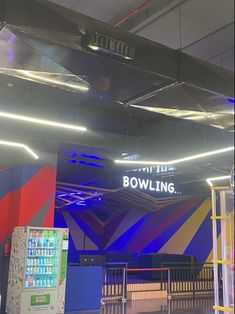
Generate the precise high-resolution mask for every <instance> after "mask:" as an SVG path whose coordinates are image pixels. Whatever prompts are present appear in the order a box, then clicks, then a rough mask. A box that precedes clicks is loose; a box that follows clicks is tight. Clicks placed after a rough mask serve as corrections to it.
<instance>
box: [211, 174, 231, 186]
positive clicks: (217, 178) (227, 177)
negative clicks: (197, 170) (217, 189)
mask: <svg viewBox="0 0 235 314" xmlns="http://www.w3.org/2000/svg"><path fill="white" fill-rule="evenodd" d="M230 178H231V177H230V176H221V177H214V178H207V179H206V182H207V183H208V185H209V186H210V187H212V186H214V185H213V182H214V181H221V180H229V179H230Z"/></svg>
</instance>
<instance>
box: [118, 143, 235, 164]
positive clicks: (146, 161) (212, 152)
mask: <svg viewBox="0 0 235 314" xmlns="http://www.w3.org/2000/svg"><path fill="white" fill-rule="evenodd" d="M233 150H234V146H229V147H226V148H221V149H216V150H213V151H210V152H206V153H200V154H196V155H192V156H188V157H183V158H179V159H175V160H170V161H148V160H126V159H116V160H115V161H114V162H115V163H117V164H126V165H128V164H129V165H146V166H147V165H151V166H154V165H164V166H167V165H175V164H179V163H182V162H187V161H190V160H195V159H201V158H204V157H207V156H213V155H217V154H222V153H226V152H230V151H233Z"/></svg>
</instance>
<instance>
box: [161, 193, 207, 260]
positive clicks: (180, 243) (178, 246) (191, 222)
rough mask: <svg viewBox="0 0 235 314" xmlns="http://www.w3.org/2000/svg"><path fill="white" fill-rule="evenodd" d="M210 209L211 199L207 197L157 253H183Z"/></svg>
mask: <svg viewBox="0 0 235 314" xmlns="http://www.w3.org/2000/svg"><path fill="white" fill-rule="evenodd" d="M210 210H211V199H210V198H208V199H206V200H205V202H203V204H202V205H201V206H200V207H199V208H198V209H197V210H196V212H195V213H194V214H193V215H192V216H191V217H190V218H189V219H188V220H187V221H186V222H185V223H184V224H183V226H182V227H181V228H180V229H179V230H178V231H177V233H176V234H174V236H173V237H172V238H171V239H169V240H168V242H167V243H166V244H165V245H164V246H163V247H162V248H161V250H160V251H159V253H171V252H174V253H175V254H183V253H184V251H185V250H186V248H187V247H188V245H189V243H190V242H191V241H192V239H193V237H194V236H195V234H196V232H197V231H198V229H199V228H200V226H201V224H202V223H203V221H204V220H205V218H206V216H207V215H208V213H209V211H210Z"/></svg>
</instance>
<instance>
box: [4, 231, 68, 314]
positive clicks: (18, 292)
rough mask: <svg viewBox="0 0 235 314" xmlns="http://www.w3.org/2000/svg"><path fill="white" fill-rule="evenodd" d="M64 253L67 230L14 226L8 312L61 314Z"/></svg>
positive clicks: (65, 255)
mask: <svg viewBox="0 0 235 314" xmlns="http://www.w3.org/2000/svg"><path fill="white" fill-rule="evenodd" d="M67 255H68V229H59V228H38V227H16V228H15V230H14V232H13V237H12V248H11V258H10V269H9V279H8V291H7V306H6V311H7V313H9V314H27V313H33V312H36V313H37V314H57V313H64V303H65V285H66V270H67Z"/></svg>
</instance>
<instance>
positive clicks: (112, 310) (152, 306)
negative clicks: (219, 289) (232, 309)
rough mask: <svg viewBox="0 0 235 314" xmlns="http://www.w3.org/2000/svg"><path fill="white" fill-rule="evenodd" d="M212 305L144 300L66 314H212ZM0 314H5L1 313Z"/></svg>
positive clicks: (205, 301) (196, 301)
mask: <svg viewBox="0 0 235 314" xmlns="http://www.w3.org/2000/svg"><path fill="white" fill-rule="evenodd" d="M213 304H214V300H213V298H193V299H192V298H190V299H182V298H177V299H176V298H175V299H173V300H170V301H166V300H145V301H132V302H128V303H127V304H121V303H115V304H107V305H106V306H105V307H103V308H102V309H101V310H100V311H92V312H84V311H82V312H76V313H75V312H69V313H66V314H151V313H154V314H213V313H214V311H213V310H212V307H213ZM1 314H5V313H4V312H1ZM12 314H14V313H12Z"/></svg>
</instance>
